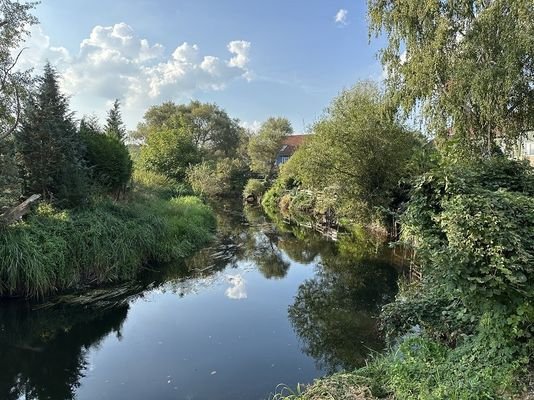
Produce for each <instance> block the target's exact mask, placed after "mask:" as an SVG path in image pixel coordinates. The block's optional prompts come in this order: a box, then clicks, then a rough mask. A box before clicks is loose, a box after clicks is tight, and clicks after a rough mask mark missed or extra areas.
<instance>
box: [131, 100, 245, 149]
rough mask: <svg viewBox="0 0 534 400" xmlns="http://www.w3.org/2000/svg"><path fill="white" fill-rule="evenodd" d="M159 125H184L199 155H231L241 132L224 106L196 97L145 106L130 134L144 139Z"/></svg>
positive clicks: (178, 126)
mask: <svg viewBox="0 0 534 400" xmlns="http://www.w3.org/2000/svg"><path fill="white" fill-rule="evenodd" d="M162 128H164V129H184V130H185V131H187V133H188V134H189V135H190V136H191V140H192V142H193V144H194V145H195V146H196V147H197V148H198V149H199V150H201V151H202V153H203V157H204V158H209V159H215V158H227V157H231V158H233V157H235V155H236V153H237V150H238V148H239V144H240V140H241V137H242V136H243V134H244V132H243V128H241V127H240V126H239V123H238V121H237V120H235V119H231V118H230V117H229V116H228V114H227V113H226V112H225V111H224V110H222V109H221V108H219V107H218V106H217V105H215V104H209V103H200V102H198V101H192V102H191V103H189V104H186V105H184V104H180V105H178V104H175V103H173V102H166V103H163V104H161V105H159V106H153V107H151V108H149V110H148V111H147V112H146V113H145V116H144V122H142V123H141V124H139V125H138V127H137V130H136V131H135V132H134V137H135V138H136V139H139V140H148V138H149V137H150V135H151V134H152V133H153V132H155V131H158V130H160V129H162Z"/></svg>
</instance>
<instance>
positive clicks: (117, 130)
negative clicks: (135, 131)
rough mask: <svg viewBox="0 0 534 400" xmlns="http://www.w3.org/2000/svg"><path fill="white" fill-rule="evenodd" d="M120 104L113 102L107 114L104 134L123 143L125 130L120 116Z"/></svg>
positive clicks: (116, 101) (117, 101)
mask: <svg viewBox="0 0 534 400" xmlns="http://www.w3.org/2000/svg"><path fill="white" fill-rule="evenodd" d="M120 105H121V103H120V102H119V100H118V99H117V100H115V102H114V103H113V106H112V107H111V110H109V112H108V117H107V119H106V126H105V128H104V130H105V132H106V134H108V135H110V136H114V137H116V138H117V139H119V140H120V141H121V142H124V139H125V137H126V128H125V127H124V123H123V122H122V115H121V110H120Z"/></svg>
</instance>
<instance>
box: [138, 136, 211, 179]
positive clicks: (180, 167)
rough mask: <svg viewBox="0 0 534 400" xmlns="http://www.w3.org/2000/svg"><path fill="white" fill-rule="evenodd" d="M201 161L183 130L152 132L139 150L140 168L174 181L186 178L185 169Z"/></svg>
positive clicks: (196, 150)
mask: <svg viewBox="0 0 534 400" xmlns="http://www.w3.org/2000/svg"><path fill="white" fill-rule="evenodd" d="M200 161H201V157H200V153H199V151H198V148H197V147H196V146H195V144H194V142H193V140H192V138H191V136H190V134H189V133H188V132H187V131H186V130H185V128H183V127H182V128H176V129H171V128H165V127H163V128H160V129H158V130H154V131H153V132H152V133H151V134H150V136H149V137H148V138H147V141H146V144H145V145H144V146H143V147H142V148H141V154H140V162H141V166H142V167H143V168H144V169H146V170H148V171H152V172H156V173H158V174H162V175H164V176H166V177H168V178H171V179H174V180H176V181H183V180H184V179H185V178H186V171H187V169H188V168H189V167H190V166H191V165H194V164H197V163H199V162H200Z"/></svg>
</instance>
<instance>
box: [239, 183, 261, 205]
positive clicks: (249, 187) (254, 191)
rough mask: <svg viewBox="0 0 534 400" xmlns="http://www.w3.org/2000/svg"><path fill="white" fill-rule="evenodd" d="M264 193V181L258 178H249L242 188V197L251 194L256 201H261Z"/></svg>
mask: <svg viewBox="0 0 534 400" xmlns="http://www.w3.org/2000/svg"><path fill="white" fill-rule="evenodd" d="M264 193H265V182H264V181H262V180H260V179H249V180H248V182H247V184H246V185H245V188H244V189H243V197H244V198H245V199H246V198H248V197H250V196H252V197H254V199H255V200H256V201H261V198H262V196H263V194H264Z"/></svg>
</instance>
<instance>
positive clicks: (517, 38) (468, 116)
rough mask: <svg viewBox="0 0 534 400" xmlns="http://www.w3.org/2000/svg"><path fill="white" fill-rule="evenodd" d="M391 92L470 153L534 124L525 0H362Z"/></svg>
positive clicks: (532, 42)
mask: <svg viewBox="0 0 534 400" xmlns="http://www.w3.org/2000/svg"><path fill="white" fill-rule="evenodd" d="M368 5H369V19H370V32H371V34H376V35H380V34H383V33H384V34H385V36H386V37H387V46H386V47H385V49H383V50H382V52H381V54H380V57H381V61H382V63H383V66H384V69H385V71H386V72H387V84H388V87H389V89H390V90H391V93H392V94H393V95H392V99H393V100H394V101H395V102H396V104H398V105H400V106H401V107H402V108H403V109H404V110H405V111H406V112H408V113H409V112H413V111H416V112H417V113H421V114H422V116H423V118H424V120H425V121H426V123H427V125H428V127H429V128H430V130H431V131H433V133H435V134H436V135H437V136H441V137H448V136H450V137H454V138H455V139H457V140H458V142H459V143H461V144H463V145H464V146H463V148H466V149H468V150H469V151H470V152H471V154H477V155H480V154H482V155H487V154H490V153H491V151H492V148H493V146H494V143H495V140H496V139H498V140H500V141H501V142H504V143H506V144H507V145H509V146H511V145H514V144H515V143H517V140H518V139H519V138H520V137H521V136H522V135H524V134H525V132H527V131H529V130H532V129H533V128H534V2H532V0H454V1H453V0H401V1H399V0H369V1H368Z"/></svg>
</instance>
